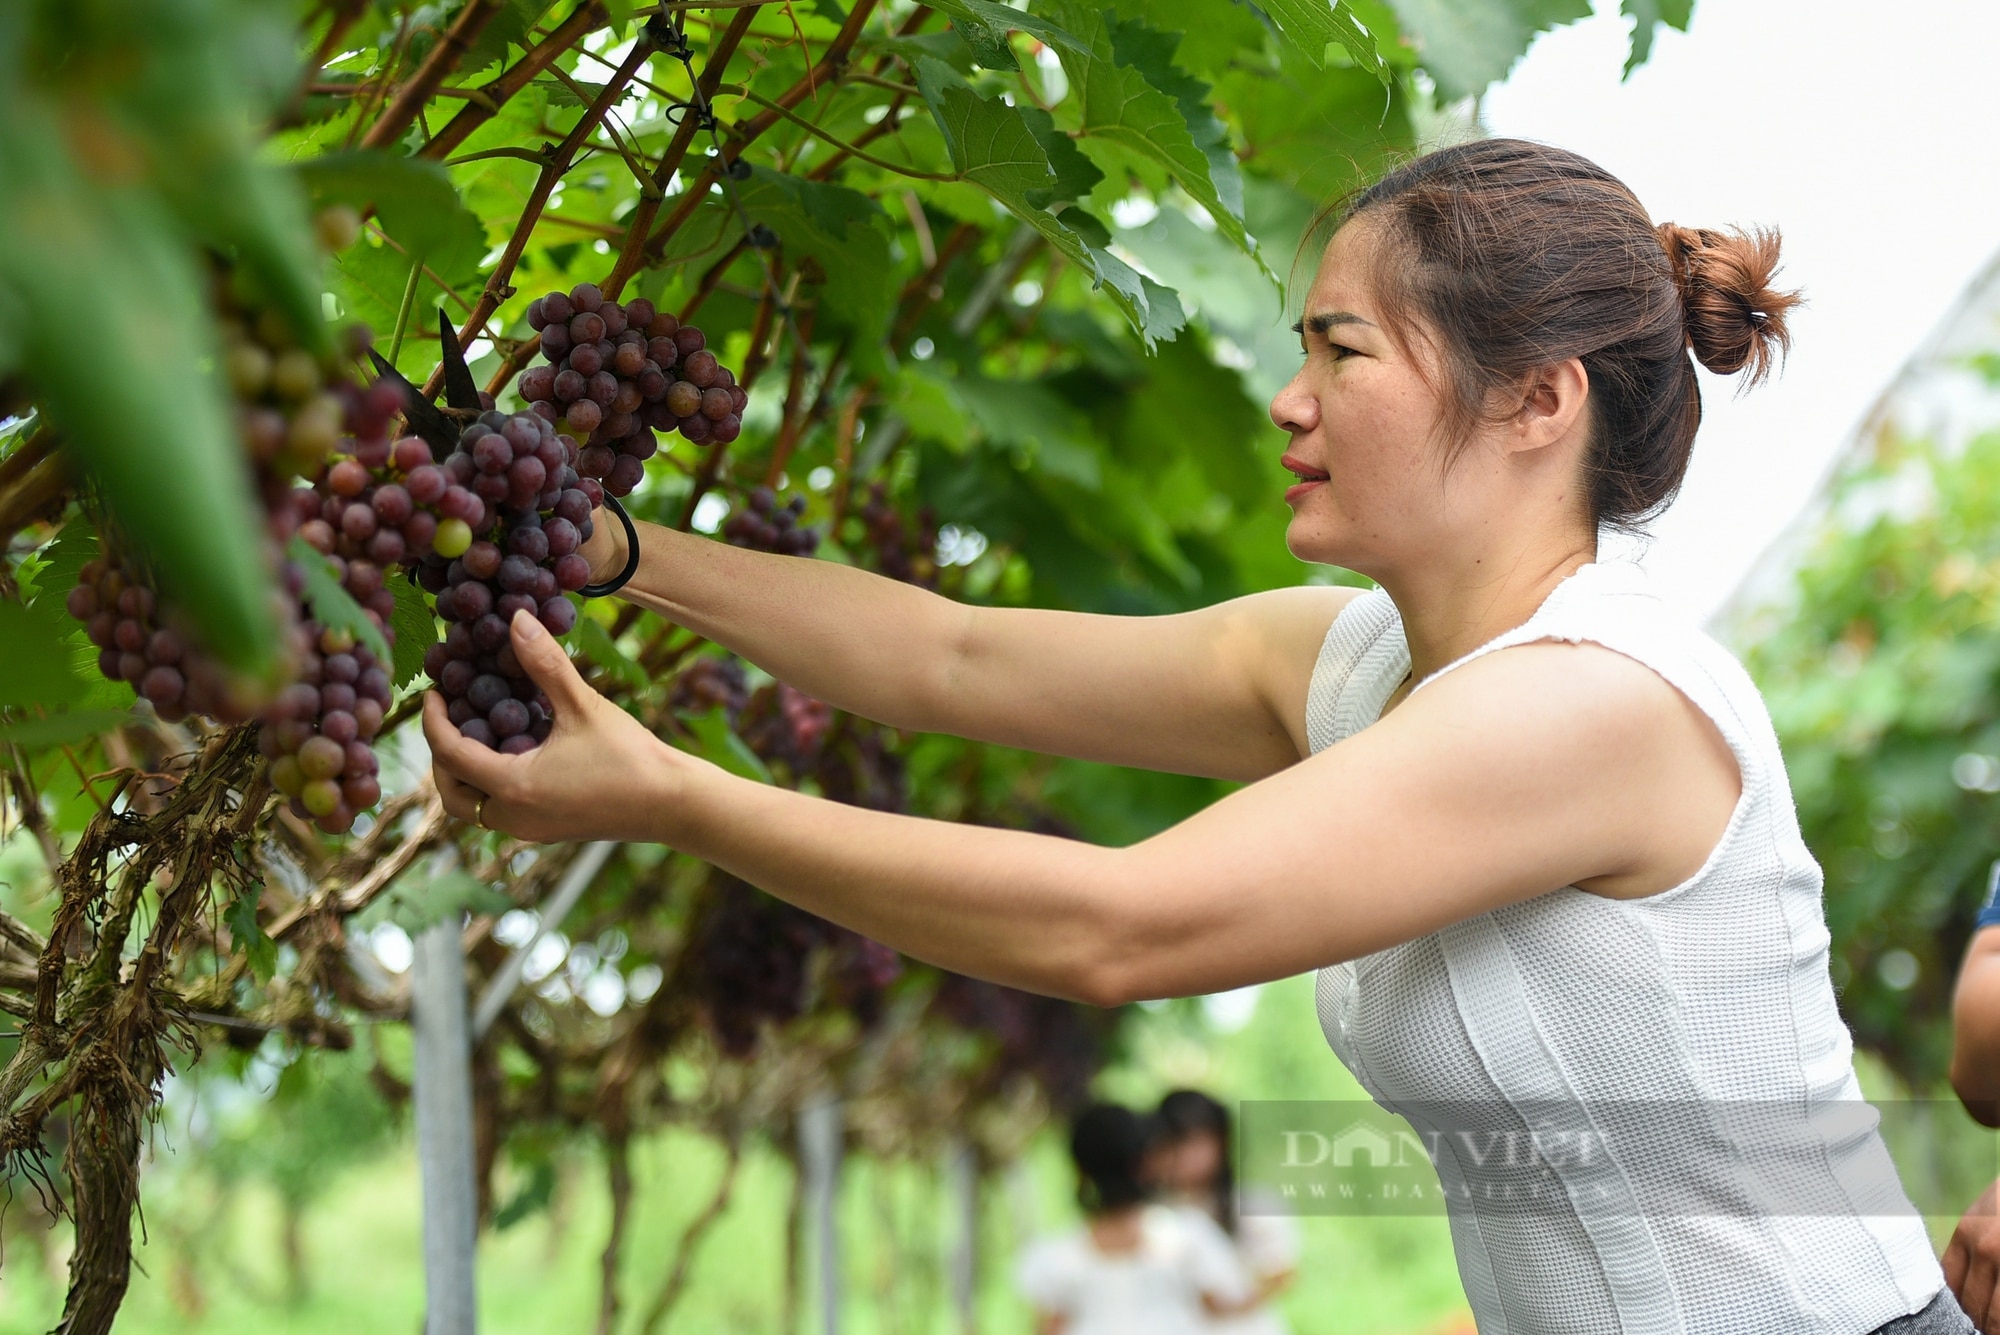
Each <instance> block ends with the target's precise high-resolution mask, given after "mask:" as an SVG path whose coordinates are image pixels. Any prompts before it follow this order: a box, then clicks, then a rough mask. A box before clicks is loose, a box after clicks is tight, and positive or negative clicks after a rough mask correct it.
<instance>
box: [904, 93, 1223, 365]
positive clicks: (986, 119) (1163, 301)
mask: <svg viewBox="0 0 2000 1335" xmlns="http://www.w3.org/2000/svg"><path fill="white" fill-rule="evenodd" d="M917 86H918V88H919V89H921V90H922V92H923V95H924V100H925V102H926V103H928V104H929V106H930V109H931V115H932V116H933V117H934V118H935V119H936V121H937V126H938V131H939V133H940V134H942V135H943V136H944V141H945V147H946V150H947V151H948V152H949V153H950V154H951V161H952V166H953V168H954V169H955V170H956V171H957V172H958V173H959V175H960V176H962V177H963V178H964V179H966V180H967V181H970V182H971V183H972V184H974V185H976V186H978V187H979V188H980V189H981V190H984V191H985V192H986V193H987V194H989V195H991V196H992V197H993V198H994V199H996V200H998V201H999V202H1000V203H1001V204H1002V205H1004V206H1005V207H1006V208H1007V209H1008V210H1009V211H1010V212H1012V213H1013V214H1014V215H1015V216H1017V217H1019V218H1020V219H1021V220H1022V221H1023V222H1025V223H1027V224H1028V225H1029V226H1031V227H1033V228H1034V229H1035V230H1036V231H1038V232H1040V233H1041V234H1042V236H1043V237H1044V238H1045V239H1046V240H1047V241H1048V242H1049V243H1050V244H1051V245H1053V246H1054V247H1055V248H1056V250H1057V251H1058V252H1059V253H1061V254H1062V255H1063V256H1064V257H1066V258H1067V259H1069V260H1070V261H1071V262H1072V263H1074V264H1075V265H1077V267H1079V268H1080V269H1082V270H1083V271H1084V272H1085V273H1088V274H1090V275H1092V276H1093V278H1094V279H1095V280H1096V283H1097V285H1098V286H1108V288H1109V290H1110V296H1111V299H1112V300H1113V301H1114V302H1115V303H1116V304H1117V305H1118V308H1119V309H1120V310H1121V311H1123V312H1124V313H1125V318H1126V319H1128V320H1130V321H1131V322H1132V327H1133V328H1134V329H1136V330H1138V331H1139V335H1140V337H1141V338H1142V339H1144V340H1145V342H1146V345H1147V346H1148V347H1151V346H1152V345H1153V343H1154V342H1155V341H1156V340H1159V339H1170V338H1172V337H1173V336H1174V334H1175V333H1176V332H1178V331H1179V330H1180V328H1181V326H1182V325H1184V324H1185V323H1187V317H1186V314H1185V313H1184V312H1183V311H1182V310H1181V305H1180V301H1179V300H1178V298H1176V297H1175V296H1174V294H1173V293H1172V292H1171V291H1169V290H1168V289H1166V288H1164V287H1161V286H1160V285H1159V284H1158V283H1155V282H1154V281H1153V280H1151V279H1150V278H1146V277H1145V276H1143V275H1142V274H1140V273H1139V272H1138V271H1136V270H1135V269H1133V268H1132V266H1131V265H1129V264H1127V263H1125V262H1124V261H1123V260H1121V259H1119V258H1118V257H1117V256H1115V255H1113V254H1112V253H1111V252H1110V250H1109V242H1110V234H1109V232H1107V231H1106V230H1105V228H1104V225H1103V224H1102V223H1100V222H1098V221H1097V220H1096V219H1095V218H1092V217H1090V215H1088V214H1087V213H1085V212H1084V211H1083V210H1082V209H1081V208H1078V207H1076V206H1074V205H1072V206H1070V207H1068V208H1066V209H1065V210H1064V211H1063V213H1062V214H1061V216H1060V217H1058V216H1057V215H1056V214H1053V213H1051V212H1049V211H1048V210H1047V209H1043V208H1039V207H1037V206H1036V204H1035V202H1034V200H1035V198H1036V197H1046V196H1047V195H1048V194H1049V193H1052V192H1054V191H1055V190H1057V189H1059V188H1061V185H1062V178H1061V177H1060V176H1059V175H1058V174H1057V172H1056V169H1055V168H1054V167H1052V166H1051V165H1050V164H1049V157H1048V154H1047V153H1046V152H1045V151H1043V149H1042V146H1041V143H1040V141H1039V140H1038V139H1037V137H1036V135H1035V131H1034V129H1033V127H1031V126H1030V125H1029V123H1028V120H1027V118H1026V117H1025V116H1023V115H1022V114H1021V112H1020V110H1019V109H1018V108H1015V107H1012V106H1009V105H1008V104H1007V103H1005V102H1003V101H1001V100H1000V99H999V98H997V97H995V98H983V97H981V96H979V94H978V93H976V92H974V91H973V89H972V87H971V86H970V85H969V84H967V83H966V82H965V80H963V79H961V78H960V77H959V76H958V75H957V73H955V72H954V71H953V70H952V69H951V68H950V67H948V66H946V65H942V64H940V63H938V62H937V61H935V60H927V59H920V60H919V61H918V62H917Z"/></svg>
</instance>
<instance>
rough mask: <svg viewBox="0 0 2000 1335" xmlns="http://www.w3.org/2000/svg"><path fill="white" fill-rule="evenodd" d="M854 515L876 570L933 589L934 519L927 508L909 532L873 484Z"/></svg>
mask: <svg viewBox="0 0 2000 1335" xmlns="http://www.w3.org/2000/svg"><path fill="white" fill-rule="evenodd" d="M855 513H856V517H857V518H859V519H860V520H861V527H862V531H863V533H864V535H865V537H866V540H867V543H868V546H869V547H870V548H871V549H872V550H873V551H874V554H875V568H876V569H877V570H880V571H881V572H882V573H883V574H885V575H887V576H888V577H889V578H890V579H899V580H902V581H903V582H904V583H906V584H919V585H922V586H923V587H924V588H927V589H934V588H936V587H937V582H938V561H937V542H938V533H937V518H936V515H935V514H934V513H933V512H932V511H931V509H930V508H929V507H928V506H926V507H925V508H924V509H923V510H921V511H919V512H918V514H917V527H916V531H915V532H914V533H913V532H911V531H910V527H909V525H907V524H905V523H904V522H903V517H902V515H900V514H898V513H897V512H896V508H895V507H894V506H892V505H890V504H889V497H888V493H887V492H886V491H885V490H884V489H883V487H882V484H881V483H879V482H877V483H875V484H873V485H872V486H870V487H869V489H868V499H867V501H866V502H865V503H864V504H863V505H862V506H861V508H860V509H859V510H858V511H856V512H855Z"/></svg>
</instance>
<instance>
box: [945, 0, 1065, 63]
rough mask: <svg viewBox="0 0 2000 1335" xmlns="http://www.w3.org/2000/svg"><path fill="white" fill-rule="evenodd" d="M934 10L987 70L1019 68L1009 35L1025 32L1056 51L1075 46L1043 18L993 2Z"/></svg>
mask: <svg viewBox="0 0 2000 1335" xmlns="http://www.w3.org/2000/svg"><path fill="white" fill-rule="evenodd" d="M933 7H934V8H936V9H938V10H940V11H942V12H943V13H944V14H946V15H947V16H949V17H950V19H951V27H952V31H953V32H956V33H957V34H958V35H959V36H960V37H962V38H964V39H965V44H966V45H967V46H968V47H970V48H971V49H972V58H973V59H974V60H975V61H977V62H978V63H979V64H980V65H982V66H984V67H985V68H987V69H989V70H1017V69H1019V68H1021V64H1020V62H1019V61H1018V60H1016V59H1015V58H1014V50H1013V48H1012V47H1011V46H1009V45H1008V43H1007V35H1008V34H1009V33H1012V32H1024V33H1027V34H1028V35H1029V36H1030V37H1033V38H1034V39H1035V40H1037V41H1039V42H1044V43H1046V44H1047V45H1049V46H1052V47H1055V48H1056V49H1057V50H1062V49H1064V48H1065V47H1069V46H1074V45H1076V38H1075V37H1073V36H1071V35H1070V34H1069V32H1067V31H1066V30H1065V29H1064V28H1063V27H1062V26H1061V25H1060V24H1058V23H1055V22H1053V21H1051V20H1050V19H1049V18H1048V17H1046V16H1045V15H1041V14H1029V13H1026V12H1025V11H1023V10H1019V9H1014V8H1012V7H1010V6H1008V5H1003V4H997V3H994V0H941V3H939V4H937V5H935V6H933Z"/></svg>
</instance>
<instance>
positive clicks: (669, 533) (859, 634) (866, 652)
mask: <svg viewBox="0 0 2000 1335" xmlns="http://www.w3.org/2000/svg"><path fill="white" fill-rule="evenodd" d="M638 528H639V569H638V571H637V573H636V574H634V576H633V577H632V581H631V582H630V583H629V584H627V585H626V586H625V588H624V589H623V590H622V591H621V596H622V597H624V598H625V599H626V600H627V601H629V602H633V603H636V604H638V605H639V606H641V607H645V608H648V609H650V610H651V611H654V612H658V613H659V614H660V615H662V616H664V617H666V618H667V619H668V620H670V621H673V622H674V623H675V624H677V625H681V626H685V627H687V628H688V629H689V630H692V631H694V632H695V633H696V634H698V635H702V636H704V637H706V638H708V639H711V640H714V641H715V642H716V643H717V644H720V645H722V646H724V647H725V648H728V649H730V650H732V651H734V652H736V653H739V654H741V655H742V656H743V657H745V658H747V659H749V660H750V661H751V662H753V663H755V664H756V665H757V666H759V667H761V668H763V669H764V670H765V671H767V672H769V673H770V674H771V675H772V676H774V677H777V678H778V679H780V680H781V681H786V682H789V683H791V684H792V685H794V686H796V687H798V688H799V689H800V690H802V691H804V692H806V693H807V694H808V695H813V696H816V697H818V698H819V699H822V700H825V701H827V702H828V703H830V704H833V705H835V706H837V707H839V708H841V709H845V710H848V711H850V712H852V713H856V714H860V715H862V716H863V717H864V718H871V719H875V720H877V721H878V722H882V723H887V724H889V725H891V726H893V727H899V728H912V729H917V730H922V731H944V730H948V726H947V720H945V719H944V718H941V717H940V716H939V710H938V709H937V708H936V705H935V702H936V700H937V699H938V697H939V694H940V692H939V689H938V682H939V681H940V680H942V679H943V678H944V677H945V676H946V675H947V674H948V672H949V660H950V657H951V653H952V645H953V643H954V642H955V640H956V638H957V628H958V627H959V626H960V625H961V624H962V622H963V621H964V618H965V616H966V609H965V608H964V607H962V606H960V605H959V604H956V603H953V602H951V601H950V600H949V599H946V598H941V597H939V596H937V595H936V594H933V593H930V592H928V591H926V590H924V589H919V588H916V587H914V586H912V585H908V584H903V583H899V582H897V581H896V580H892V579H885V578H883V577H881V576H879V575H873V574H870V573H868V572H866V571H862V570H856V569H854V568H853V567H851V566H843V565H839V564H836V563H834V562H831V561H806V560H801V559H799V558H798V557H794V556H777V555H773V554H771V553H769V552H755V551H748V550H745V549H744V548H741V547H732V546H730V545H729V544H727V543H722V542H716V541H714V540H712V539H709V538H705V537H700V536H698V535H695V534H691V533H682V532H679V531H678V530H675V529H670V528H665V527H662V526H660V525H657V524H640V525H639V526H638ZM622 547H623V543H622V535H621V537H620V543H619V548H620V554H619V556H618V557H617V558H612V557H606V558H605V560H604V561H603V562H601V563H600V565H599V572H600V575H601V574H602V573H603V572H604V571H605V570H607V569H608V570H611V571H615V570H617V569H619V568H621V567H622V565H623V559H622Z"/></svg>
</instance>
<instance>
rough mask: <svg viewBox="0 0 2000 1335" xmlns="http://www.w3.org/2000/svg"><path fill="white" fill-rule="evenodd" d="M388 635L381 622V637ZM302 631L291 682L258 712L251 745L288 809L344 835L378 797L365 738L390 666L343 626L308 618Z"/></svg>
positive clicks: (378, 712)
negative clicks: (302, 647) (302, 646)
mask: <svg viewBox="0 0 2000 1335" xmlns="http://www.w3.org/2000/svg"><path fill="white" fill-rule="evenodd" d="M392 633H393V632H391V631H390V630H389V629H388V628H387V627H386V626H385V627H384V629H383V634H384V635H385V636H388V635H391V634H392ZM305 636H306V638H307V640H308V646H309V647H308V649H307V652H306V653H305V654H304V655H303V657H302V659H301V661H300V664H299V669H298V673H297V680H295V681H294V682H292V684H291V685H289V686H287V687H285V689H284V690H282V691H280V692H279V693H278V698H277V700H276V701H274V702H273V703H272V704H271V706H270V707H269V708H268V709H266V710H265V711H264V713H263V716H262V717H263V720H264V726H263V727H262V728H260V729H259V730H258V733H257V749H258V751H259V752H261V753H262V754H263V756H264V758H265V759H266V760H268V761H269V762H270V775H271V786H272V787H274V788H276V789H277V790H278V791H279V792H281V793H283V794H284V795H285V796H286V797H288V798H290V799H291V800H292V814H293V815H295V816H297V817H299V818H300V819H301V820H312V821H316V822H318V824H319V827H320V828H321V829H322V830H325V831H326V832H327V833H328V834H344V833H345V832H346V831H347V830H348V829H349V828H350V827H352V826H353V824H354V818H355V817H356V816H358V815H360V814H361V812H363V811H365V810H367V809H368V808H369V807H372V806H374V805H375V803H376V802H378V801H380V800H381V797H382V784H381V781H380V780H379V779H378V778H377V777H376V776H377V774H378V773H379V770H378V763H379V762H377V760H376V759H375V752H374V750H373V748H372V747H371V746H370V745H369V743H371V742H373V741H374V740H375V734H376V733H378V732H380V731H381V729H382V719H383V716H384V715H385V714H386V713H387V712H388V708H389V701H390V690H389V685H390V683H389V671H388V668H387V667H386V666H385V665H384V664H382V663H380V662H378V661H376V658H375V655H374V653H373V652H372V651H370V650H369V648H368V646H367V645H365V644H361V643H359V642H357V641H356V639H355V637H354V632H353V631H351V630H348V629H347V628H346V627H344V626H341V627H328V626H322V625H320V624H319V623H317V622H314V621H307V622H306V623H305Z"/></svg>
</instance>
